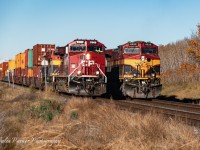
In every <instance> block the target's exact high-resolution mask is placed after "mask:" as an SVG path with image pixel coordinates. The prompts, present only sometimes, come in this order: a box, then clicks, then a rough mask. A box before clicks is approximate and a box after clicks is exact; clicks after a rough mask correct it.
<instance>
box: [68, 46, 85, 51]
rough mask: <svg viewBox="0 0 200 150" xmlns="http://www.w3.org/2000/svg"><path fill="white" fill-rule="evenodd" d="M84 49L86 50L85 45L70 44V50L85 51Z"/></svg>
mask: <svg viewBox="0 0 200 150" xmlns="http://www.w3.org/2000/svg"><path fill="white" fill-rule="evenodd" d="M85 50H86V48H85V46H79V45H72V46H70V51H74V52H80V51H85Z"/></svg>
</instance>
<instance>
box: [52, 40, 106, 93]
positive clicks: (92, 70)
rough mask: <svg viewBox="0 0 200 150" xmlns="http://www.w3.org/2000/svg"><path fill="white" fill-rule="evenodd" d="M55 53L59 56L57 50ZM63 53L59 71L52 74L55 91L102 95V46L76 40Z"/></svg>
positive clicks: (103, 54) (103, 70)
mask: <svg viewBox="0 0 200 150" xmlns="http://www.w3.org/2000/svg"><path fill="white" fill-rule="evenodd" d="M56 52H57V54H58V55H59V50H57V51H56ZM61 52H62V53H63V50H62V51H61ZM65 52H66V54H65V56H63V57H62V58H63V61H62V62H63V63H62V65H61V67H60V69H59V71H58V70H57V71H54V73H53V81H54V87H55V89H56V90H58V91H63V92H67V93H71V94H75V95H90V96H99V95H102V94H104V93H105V92H106V82H107V77H106V76H105V65H106V58H105V46H104V44H102V43H100V42H98V41H97V40H85V39H81V40H80V39H77V40H74V41H72V42H70V43H69V44H68V45H67V46H66V50H65ZM61 55H63V54H61Z"/></svg>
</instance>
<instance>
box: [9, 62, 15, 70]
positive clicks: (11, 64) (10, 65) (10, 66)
mask: <svg viewBox="0 0 200 150" xmlns="http://www.w3.org/2000/svg"><path fill="white" fill-rule="evenodd" d="M14 69H15V60H9V61H8V70H14Z"/></svg>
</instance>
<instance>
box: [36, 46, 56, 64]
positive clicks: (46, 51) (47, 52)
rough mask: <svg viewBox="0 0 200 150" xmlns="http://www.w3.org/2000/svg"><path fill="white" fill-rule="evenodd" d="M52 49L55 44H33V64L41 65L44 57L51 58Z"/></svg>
mask: <svg viewBox="0 0 200 150" xmlns="http://www.w3.org/2000/svg"><path fill="white" fill-rule="evenodd" d="M54 50H55V45H53V44H37V45H35V46H33V66H41V63H42V60H44V58H45V57H46V58H47V59H51V54H52V51H54Z"/></svg>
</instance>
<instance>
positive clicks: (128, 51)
mask: <svg viewBox="0 0 200 150" xmlns="http://www.w3.org/2000/svg"><path fill="white" fill-rule="evenodd" d="M124 53H125V54H139V53H140V48H139V47H136V48H124Z"/></svg>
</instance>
